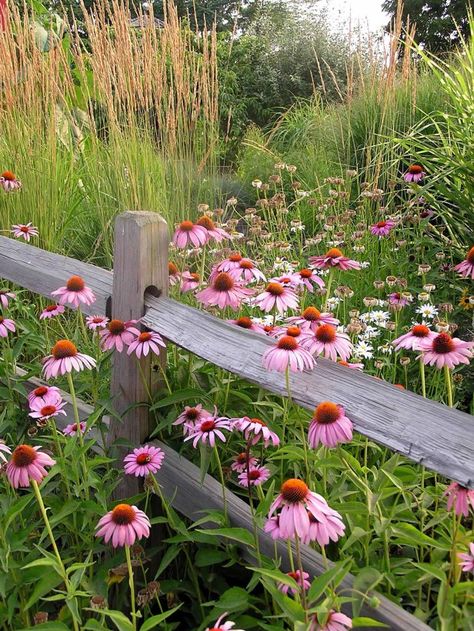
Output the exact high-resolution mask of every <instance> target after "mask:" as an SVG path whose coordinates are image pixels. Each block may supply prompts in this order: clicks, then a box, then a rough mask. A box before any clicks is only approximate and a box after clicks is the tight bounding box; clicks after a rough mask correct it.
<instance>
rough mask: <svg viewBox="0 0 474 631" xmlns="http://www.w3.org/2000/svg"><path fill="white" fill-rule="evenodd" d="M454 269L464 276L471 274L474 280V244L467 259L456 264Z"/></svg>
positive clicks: (467, 276)
mask: <svg viewBox="0 0 474 631" xmlns="http://www.w3.org/2000/svg"><path fill="white" fill-rule="evenodd" d="M454 269H455V270H456V272H459V273H460V274H461V276H463V277H464V278H469V276H470V277H471V278H472V279H473V280H474V246H472V248H471V249H470V250H469V252H468V253H467V254H466V258H465V260H464V261H462V262H461V263H458V264H457V265H455V267H454Z"/></svg>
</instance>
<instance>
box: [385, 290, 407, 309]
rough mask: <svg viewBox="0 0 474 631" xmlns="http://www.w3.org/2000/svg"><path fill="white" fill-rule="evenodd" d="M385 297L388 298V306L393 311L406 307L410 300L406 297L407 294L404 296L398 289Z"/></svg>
mask: <svg viewBox="0 0 474 631" xmlns="http://www.w3.org/2000/svg"><path fill="white" fill-rule="evenodd" d="M387 298H388V308H389V309H392V310H393V311H398V310H400V309H402V308H403V307H406V306H407V305H408V304H410V301H409V299H408V298H407V296H404V295H403V294H402V293H400V292H399V291H394V292H393V293H391V294H389V295H388V296H387Z"/></svg>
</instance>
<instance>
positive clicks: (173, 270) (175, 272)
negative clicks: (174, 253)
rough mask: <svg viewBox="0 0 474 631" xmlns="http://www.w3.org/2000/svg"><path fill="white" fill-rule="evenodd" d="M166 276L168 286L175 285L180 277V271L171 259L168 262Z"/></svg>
mask: <svg viewBox="0 0 474 631" xmlns="http://www.w3.org/2000/svg"><path fill="white" fill-rule="evenodd" d="M168 277H169V283H170V287H172V286H173V285H176V283H179V281H180V279H181V272H180V271H179V269H178V268H177V267H176V265H175V264H174V263H173V262H172V261H170V262H169V263H168Z"/></svg>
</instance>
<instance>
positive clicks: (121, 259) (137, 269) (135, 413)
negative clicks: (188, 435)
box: [108, 211, 169, 497]
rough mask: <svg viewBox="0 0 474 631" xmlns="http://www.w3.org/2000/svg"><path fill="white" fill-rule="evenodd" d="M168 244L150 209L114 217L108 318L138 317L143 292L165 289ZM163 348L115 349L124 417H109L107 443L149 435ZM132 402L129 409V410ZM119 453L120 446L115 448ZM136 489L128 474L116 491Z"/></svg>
mask: <svg viewBox="0 0 474 631" xmlns="http://www.w3.org/2000/svg"><path fill="white" fill-rule="evenodd" d="M168 245H169V235H168V226H167V224H166V221H165V220H164V219H163V218H162V217H161V216H160V215H158V214H157V213H153V212H130V211H129V212H125V213H123V214H121V215H119V216H118V217H117V219H116V221H115V245H114V279H113V288H112V307H111V313H110V317H111V318H114V319H119V320H124V321H127V320H138V319H139V318H141V317H142V316H143V315H144V313H145V303H144V297H145V293H146V292H147V291H150V292H151V293H153V294H154V295H156V296H158V295H165V296H166V295H167V294H168ZM158 363H159V364H161V366H162V367H163V368H164V367H165V365H166V353H165V352H164V349H162V351H161V353H160V356H159V357H156V355H152V356H151V357H150V356H148V357H147V358H142V359H141V360H140V361H139V360H137V358H136V357H135V356H134V355H133V356H128V355H127V353H126V350H124V351H123V352H122V353H118V352H117V351H115V352H114V355H113V369H112V382H111V394H112V397H113V400H112V405H113V407H114V409H115V410H116V411H117V412H118V413H119V414H121V415H122V422H120V421H118V420H115V419H113V418H112V419H111V422H110V427H109V431H108V443H109V445H110V444H112V443H113V442H115V441H116V440H117V439H120V440H121V441H125V442H127V443H130V445H131V446H132V447H138V446H139V445H140V444H141V443H142V442H143V441H144V440H145V439H146V438H147V436H148V435H149V434H150V423H149V413H148V408H147V406H146V405H142V406H140V405H136V404H140V403H142V402H143V403H144V402H147V401H148V399H149V396H148V394H149V393H150V392H153V390H154V388H155V387H156V385H157V383H158V382H159V380H160V373H161V371H160V370H159V369H157V368H158V366H157V364H158ZM131 406H133V407H132V408H131V409H129V408H130V407H131ZM119 453H120V455H123V453H124V450H123V449H119ZM138 490H139V485H138V482H137V479H136V478H134V477H132V476H126V477H125V479H124V481H123V483H121V485H120V487H119V489H118V493H117V495H118V496H119V497H124V496H127V495H133V494H135V493H136V492H137V491H138Z"/></svg>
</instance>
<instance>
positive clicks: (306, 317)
mask: <svg viewBox="0 0 474 631" xmlns="http://www.w3.org/2000/svg"><path fill="white" fill-rule="evenodd" d="M286 321H287V322H288V324H296V325H297V326H299V327H301V328H302V329H303V330H311V331H315V330H316V329H317V328H318V326H320V325H321V324H333V325H334V326H337V325H338V324H339V320H338V319H337V318H335V317H334V316H333V315H332V313H321V311H320V310H319V309H316V307H306V309H305V310H304V311H303V313H302V314H301V315H300V316H292V317H291V318H287V319H286Z"/></svg>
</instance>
